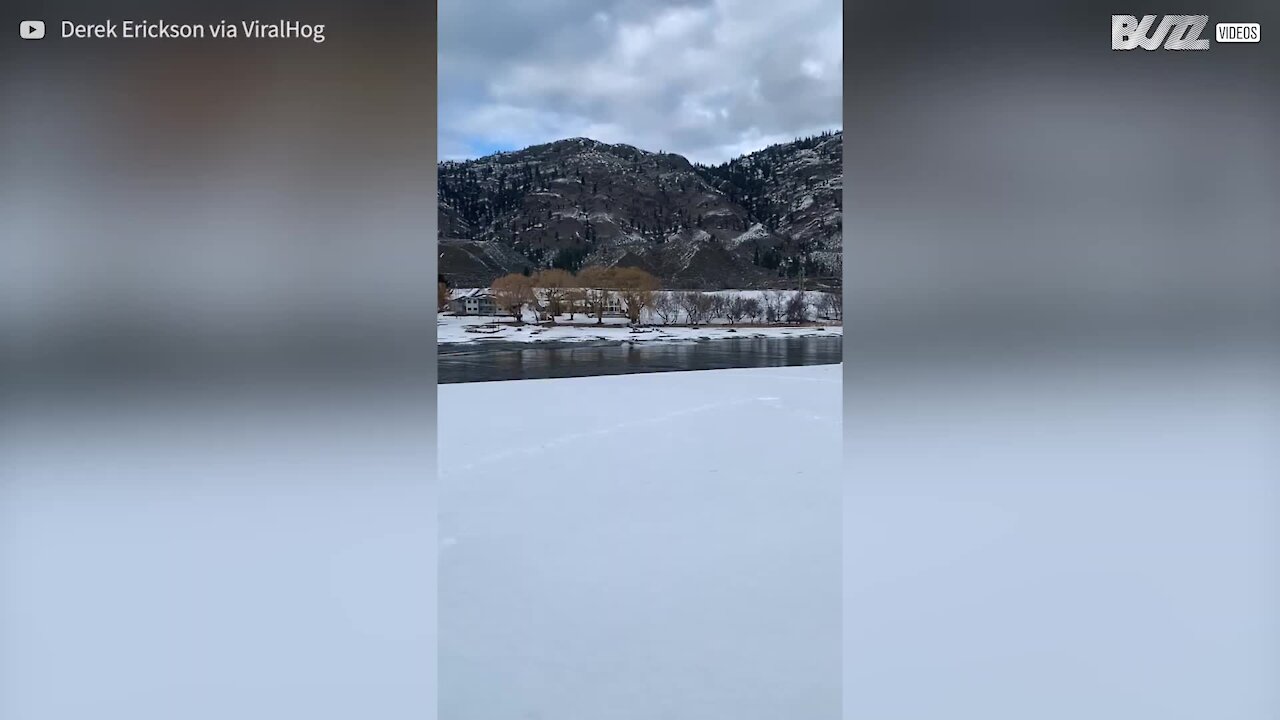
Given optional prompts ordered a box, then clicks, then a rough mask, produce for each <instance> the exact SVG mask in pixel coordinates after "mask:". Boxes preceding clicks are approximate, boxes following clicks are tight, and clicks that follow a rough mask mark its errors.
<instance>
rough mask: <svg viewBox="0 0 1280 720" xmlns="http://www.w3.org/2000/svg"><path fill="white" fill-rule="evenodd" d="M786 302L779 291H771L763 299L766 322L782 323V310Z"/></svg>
mask: <svg viewBox="0 0 1280 720" xmlns="http://www.w3.org/2000/svg"><path fill="white" fill-rule="evenodd" d="M784 302H785V300H784V299H783V294H782V293H780V292H778V291H777V290H769V291H768V292H766V293H765V294H764V296H763V297H762V299H761V304H762V305H763V309H764V319H765V322H770V323H776V322H781V321H782V310H783V304H784Z"/></svg>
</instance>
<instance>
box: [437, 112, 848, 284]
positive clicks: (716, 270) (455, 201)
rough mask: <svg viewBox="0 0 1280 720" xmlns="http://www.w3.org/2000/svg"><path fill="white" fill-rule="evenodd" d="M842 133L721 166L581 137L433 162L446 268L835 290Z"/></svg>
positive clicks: (481, 275) (483, 273) (466, 280)
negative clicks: (558, 270)
mask: <svg viewBox="0 0 1280 720" xmlns="http://www.w3.org/2000/svg"><path fill="white" fill-rule="evenodd" d="M842 141H843V132H842V131H839V130H836V131H828V132H824V133H820V134H818V135H814V136H810V137H806V138H797V139H796V140H794V141H792V142H789V143H779V144H776V145H771V146H769V147H767V148H763V149H761V150H758V151H756V152H753V153H749V154H747V155H743V156H741V157H738V158H734V159H732V160H729V161H726V162H724V163H721V164H718V165H704V164H699V163H694V162H691V161H690V160H688V159H687V158H685V157H684V156H682V155H679V154H676V153H668V152H664V151H659V152H652V151H648V150H643V149H641V148H638V147H636V146H634V145H629V144H625V143H615V144H609V143H605V142H602V141H599V140H594V139H592V138H586V137H573V138H565V139H561V140H554V141H551V142H547V143H541V144H538V145H531V146H529V147H527V148H524V149H521V150H514V151H501V152H497V153H492V154H490V155H486V156H484V157H480V158H474V159H471V160H452V161H443V162H441V163H439V166H438V171H439V193H438V212H439V227H440V231H439V234H440V242H441V249H442V252H441V257H440V272H441V274H442V275H443V276H444V277H445V278H446V279H448V280H449V281H450V282H451V283H453V284H455V285H477V284H488V282H489V281H491V280H492V279H493V278H494V277H497V276H498V275H501V274H505V273H506V272H533V271H536V270H538V269H542V268H546V267H562V268H565V269H568V270H572V271H576V270H577V269H579V268H581V267H583V266H585V265H605V266H612V265H635V266H639V267H643V268H645V269H646V270H649V271H650V272H653V273H654V274H655V275H657V276H658V277H659V278H660V279H661V280H662V281H663V283H664V284H665V285H666V286H668V287H673V288H704V289H714V288H723V287H788V286H790V287H794V286H795V285H796V284H797V283H798V282H799V278H800V277H801V276H802V275H803V276H805V277H806V278H807V280H808V282H809V284H810V285H812V286H823V285H825V286H836V285H838V284H839V269H840V264H841V250H840V233H841V230H842V228H841V223H840V218H839V213H840V193H841V191H842V188H843V177H842V169H841V164H842V162H843V151H842V147H841V143H842Z"/></svg>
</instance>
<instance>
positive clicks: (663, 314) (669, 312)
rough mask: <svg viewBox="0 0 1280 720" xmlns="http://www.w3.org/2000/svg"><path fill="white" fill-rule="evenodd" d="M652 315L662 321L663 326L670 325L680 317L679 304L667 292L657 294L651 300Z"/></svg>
mask: <svg viewBox="0 0 1280 720" xmlns="http://www.w3.org/2000/svg"><path fill="white" fill-rule="evenodd" d="M653 313H654V314H655V315H657V316H658V318H659V319H661V320H662V324H663V325H670V324H671V323H673V322H675V321H676V320H677V319H679V317H680V303H679V302H678V301H677V300H676V297H675V296H674V295H672V294H671V293H669V292H662V293H658V294H657V295H656V296H655V297H654V298H653Z"/></svg>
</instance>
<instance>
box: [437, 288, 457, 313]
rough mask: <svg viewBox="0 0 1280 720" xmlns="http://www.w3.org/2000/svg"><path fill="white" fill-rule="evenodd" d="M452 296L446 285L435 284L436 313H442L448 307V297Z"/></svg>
mask: <svg viewBox="0 0 1280 720" xmlns="http://www.w3.org/2000/svg"><path fill="white" fill-rule="evenodd" d="M452 294H453V293H451V292H450V291H449V286H448V285H445V284H444V283H442V282H438V283H436V312H444V311H445V310H446V309H447V308H448V307H449V300H450V297H449V296H450V295H452Z"/></svg>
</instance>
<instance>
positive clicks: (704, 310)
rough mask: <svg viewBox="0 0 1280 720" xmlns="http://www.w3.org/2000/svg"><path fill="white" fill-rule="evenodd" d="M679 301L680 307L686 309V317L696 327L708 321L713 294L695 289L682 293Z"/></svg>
mask: <svg viewBox="0 0 1280 720" xmlns="http://www.w3.org/2000/svg"><path fill="white" fill-rule="evenodd" d="M679 302H680V307H681V308H683V309H684V316H685V318H686V319H687V320H688V321H689V324H690V325H693V326H695V327H696V326H698V325H701V324H702V323H704V322H706V320H707V316H708V315H709V314H710V313H711V305H712V300H711V296H710V295H708V294H706V293H704V292H701V291H698V290H694V291H692V292H687V293H681V294H680V298H679Z"/></svg>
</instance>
